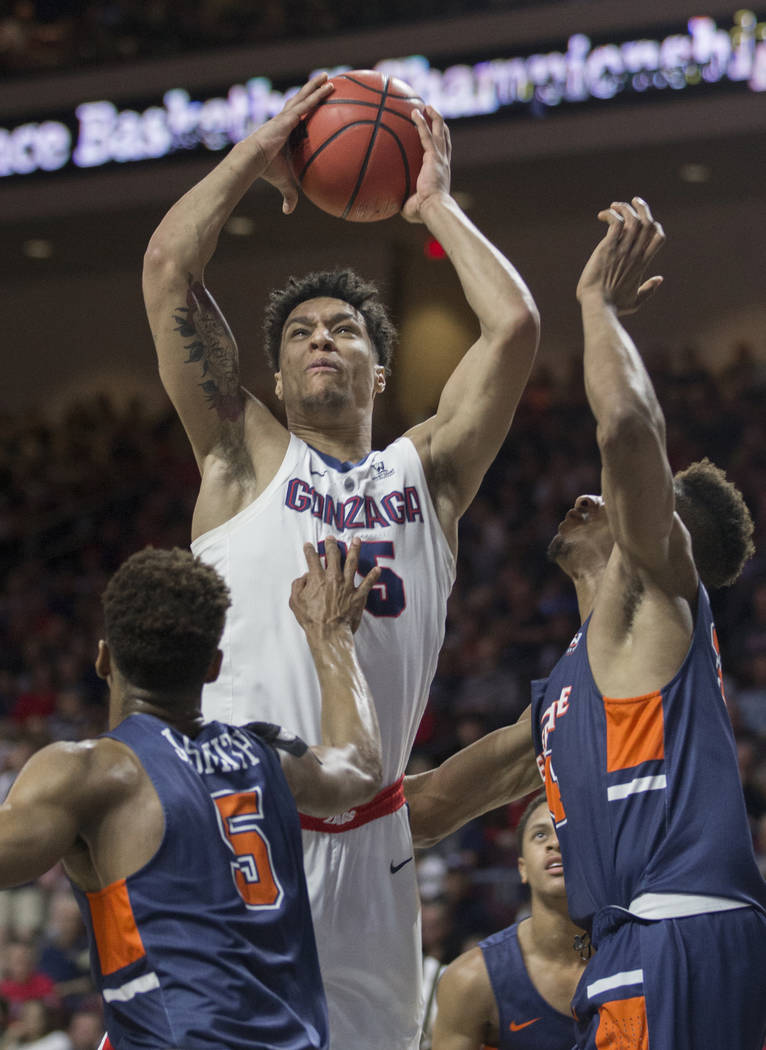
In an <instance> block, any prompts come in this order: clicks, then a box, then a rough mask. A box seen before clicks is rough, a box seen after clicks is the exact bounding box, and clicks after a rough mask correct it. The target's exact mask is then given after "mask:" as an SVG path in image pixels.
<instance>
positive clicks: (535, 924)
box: [527, 896, 582, 962]
mask: <svg viewBox="0 0 766 1050" xmlns="http://www.w3.org/2000/svg"><path fill="white" fill-rule="evenodd" d="M527 921H528V931H529V934H530V941H531V942H532V943H533V944H534V946H535V951H536V952H538V953H539V954H540V955H544V956H546V957H549V958H551V959H557V960H559V961H566V962H570V961H571V962H573V961H574V960H575V952H574V949H573V942H574V939H575V937H576V936H577V935H578V934H581V933H582V930H581V929H580V928H579V927H578V926H575V924H574V923H573V922H572V920H571V919H570V918H569V914H568V912H567V903H566V898H555V899H552V898H546V897H540V896H536V897H535V898H534V900H533V901H532V911H531V914H530V916H529V919H528V920H527Z"/></svg>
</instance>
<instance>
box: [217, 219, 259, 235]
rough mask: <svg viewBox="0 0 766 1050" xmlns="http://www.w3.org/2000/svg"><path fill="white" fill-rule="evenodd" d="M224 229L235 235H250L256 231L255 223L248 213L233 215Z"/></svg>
mask: <svg viewBox="0 0 766 1050" xmlns="http://www.w3.org/2000/svg"><path fill="white" fill-rule="evenodd" d="M224 229H225V230H226V232H227V233H230V234H231V235H232V236H233V237H249V236H250V234H251V233H253V232H254V231H255V223H254V222H253V220H252V219H249V218H248V217H247V215H232V217H231V218H230V219H229V221H228V222H227V223H226V225H225V226H224Z"/></svg>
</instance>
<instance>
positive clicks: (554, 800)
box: [545, 753, 567, 827]
mask: <svg viewBox="0 0 766 1050" xmlns="http://www.w3.org/2000/svg"><path fill="white" fill-rule="evenodd" d="M545 797H546V799H547V800H548V811H549V813H550V814H551V816H552V817H553V823H554V824H555V825H556V826H557V827H558V825H559V824H563V823H564V821H565V820H566V819H567V815H566V811H565V810H564V803H563V802H562V801H561V791H560V789H559V782H558V780H557V779H556V777H555V774H554V772H553V769H552V768H551V756H550V753H548V754H547V755H546V756H545Z"/></svg>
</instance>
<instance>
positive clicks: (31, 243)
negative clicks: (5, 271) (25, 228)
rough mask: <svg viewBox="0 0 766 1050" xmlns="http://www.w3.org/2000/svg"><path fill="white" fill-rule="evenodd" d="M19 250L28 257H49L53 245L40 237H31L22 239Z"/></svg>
mask: <svg viewBox="0 0 766 1050" xmlns="http://www.w3.org/2000/svg"><path fill="white" fill-rule="evenodd" d="M21 250H22V252H23V253H24V255H26V257H27V258H28V259H50V257H51V256H52V255H53V245H52V243H51V242H50V241H46V240H44V239H43V238H42V237H31V238H30V239H29V240H28V241H24V243H23V244H22V246H21Z"/></svg>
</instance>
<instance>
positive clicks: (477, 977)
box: [436, 945, 497, 1033]
mask: <svg viewBox="0 0 766 1050" xmlns="http://www.w3.org/2000/svg"><path fill="white" fill-rule="evenodd" d="M436 1002H437V1007H438V1014H437V1017H440V1018H441V1021H442V1024H446V1025H448V1026H449V1025H450V1024H452V1023H454V1024H455V1025H456V1026H457V1027H458V1028H459V1029H460V1030H470V1031H472V1032H479V1031H481V1032H482V1033H483V1032H485V1031H486V1030H487V1026H488V1025H490V1026H491V1025H493V1024H494V1025H495V1026H496V1024H497V1003H496V1001H495V996H494V992H493V990H492V982H491V980H490V976H489V972H488V970H487V967H486V964H485V962H484V955H483V953H482V950H481V948H480V947H479V946H478V945H477V946H476V947H474V948H470V949H469V950H468V951H467V952H464V953H463V954H462V955H459V956H458V957H457V959H453V961H452V962H451V963H450V964H449V966H447V967H446V969H445V970H444V972H443V973H442V975H441V977H440V978H439V984H438V986H437V989H436Z"/></svg>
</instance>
